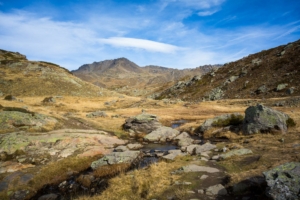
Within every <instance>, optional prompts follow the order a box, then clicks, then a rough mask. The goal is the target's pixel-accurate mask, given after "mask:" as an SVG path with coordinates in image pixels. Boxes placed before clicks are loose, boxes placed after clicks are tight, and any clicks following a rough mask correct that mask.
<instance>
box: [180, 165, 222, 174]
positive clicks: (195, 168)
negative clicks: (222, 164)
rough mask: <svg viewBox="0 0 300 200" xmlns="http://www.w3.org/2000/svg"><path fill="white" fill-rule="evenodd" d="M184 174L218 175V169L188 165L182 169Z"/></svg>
mask: <svg viewBox="0 0 300 200" xmlns="http://www.w3.org/2000/svg"><path fill="white" fill-rule="evenodd" d="M182 169H183V171H184V172H207V173H217V172H219V170H218V169H216V168H212V167H206V166H199V165H195V164H191V165H187V166H184V167H182Z"/></svg>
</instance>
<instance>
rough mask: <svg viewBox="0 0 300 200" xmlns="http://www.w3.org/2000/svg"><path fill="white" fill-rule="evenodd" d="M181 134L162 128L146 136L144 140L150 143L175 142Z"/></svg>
mask: <svg viewBox="0 0 300 200" xmlns="http://www.w3.org/2000/svg"><path fill="white" fill-rule="evenodd" d="M179 133H180V132H179V131H177V130H176V129H172V128H170V127H166V126H162V127H160V128H158V129H156V130H155V131H152V132H151V133H149V134H148V135H146V136H145V137H144V140H145V141H149V142H166V141H171V140H173V139H174V138H175V137H176V136H177V135H179Z"/></svg>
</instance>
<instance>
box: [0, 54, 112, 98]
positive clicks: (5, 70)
mask: <svg viewBox="0 0 300 200" xmlns="http://www.w3.org/2000/svg"><path fill="white" fill-rule="evenodd" d="M104 92H107V91H106V90H105V89H103V88H99V87H97V86H95V85H93V84H90V83H87V82H85V81H82V80H81V79H79V78H77V77H76V76H74V75H73V74H72V73H70V72H69V71H68V70H67V69H65V68H62V67H60V66H58V65H56V64H53V63H48V62H43V61H38V62H37V61H29V60H27V59H26V56H24V55H22V54H20V53H16V52H10V51H5V50H0V93H1V94H2V95H16V96H19V95H22V96H44V95H72V96H98V95H99V94H100V93H104Z"/></svg>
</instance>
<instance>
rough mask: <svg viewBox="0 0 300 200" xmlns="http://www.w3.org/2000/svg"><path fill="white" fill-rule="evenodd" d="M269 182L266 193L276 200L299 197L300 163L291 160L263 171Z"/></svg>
mask: <svg viewBox="0 0 300 200" xmlns="http://www.w3.org/2000/svg"><path fill="white" fill-rule="evenodd" d="M263 174H264V176H265V179H266V181H267V184H268V188H267V191H266V194H267V195H268V196H270V197H271V198H272V199H274V200H285V199H299V198H300V196H299V194H300V193H299V192H300V190H299V187H300V163H299V162H291V163H285V164H283V165H280V166H278V167H275V168H273V169H271V170H269V171H266V172H263Z"/></svg>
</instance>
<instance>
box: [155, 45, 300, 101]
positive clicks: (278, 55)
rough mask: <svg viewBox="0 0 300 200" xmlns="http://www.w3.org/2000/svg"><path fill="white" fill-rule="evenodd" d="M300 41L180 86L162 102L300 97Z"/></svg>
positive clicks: (174, 88)
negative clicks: (172, 100)
mask: <svg viewBox="0 0 300 200" xmlns="http://www.w3.org/2000/svg"><path fill="white" fill-rule="evenodd" d="M299 85H300V40H298V41H295V42H293V43H289V44H287V45H282V46H278V47H276V48H272V49H269V50H263V51H261V52H259V53H255V54H251V55H249V56H247V57H244V58H242V59H240V60H237V61H235V62H230V63H227V64H225V65H224V66H223V67H222V68H219V69H217V70H214V71H211V72H210V73H207V74H206V75H204V76H202V77H201V79H198V80H193V81H192V80H188V81H186V82H181V83H176V84H174V85H173V86H171V87H169V88H168V89H166V90H165V91H163V92H161V93H160V94H159V95H157V98H158V99H163V98H171V99H172V98H180V99H183V100H190V101H202V100H217V99H224V98H225V99H240V98H272V97H285V96H298V95H300V88H299Z"/></svg>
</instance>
